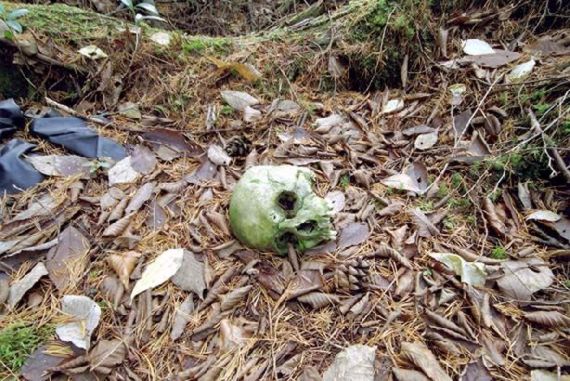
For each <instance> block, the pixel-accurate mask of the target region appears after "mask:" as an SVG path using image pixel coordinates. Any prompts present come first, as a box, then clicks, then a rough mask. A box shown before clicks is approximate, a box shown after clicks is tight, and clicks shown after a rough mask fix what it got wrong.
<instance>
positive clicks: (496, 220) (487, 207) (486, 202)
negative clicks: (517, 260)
mask: <svg viewBox="0 0 570 381" xmlns="http://www.w3.org/2000/svg"><path fill="white" fill-rule="evenodd" d="M483 211H484V212H485V217H486V218H487V221H488V222H489V224H490V225H491V227H492V228H493V230H495V232H497V233H498V234H499V235H501V236H504V235H505V234H506V232H507V227H506V226H505V222H504V221H503V220H502V219H501V218H500V217H499V214H498V213H497V210H496V208H495V205H493V201H491V199H490V198H489V197H485V198H483Z"/></svg>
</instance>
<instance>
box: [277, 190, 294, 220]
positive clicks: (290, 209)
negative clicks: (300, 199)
mask: <svg viewBox="0 0 570 381" xmlns="http://www.w3.org/2000/svg"><path fill="white" fill-rule="evenodd" d="M277 204H278V205H279V206H280V207H281V209H283V210H284V211H285V214H286V215H287V217H288V218H292V217H295V212H296V206H297V195H296V194H295V193H293V192H288V191H285V192H281V194H280V195H279V197H277Z"/></svg>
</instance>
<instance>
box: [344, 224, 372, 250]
mask: <svg viewBox="0 0 570 381" xmlns="http://www.w3.org/2000/svg"><path fill="white" fill-rule="evenodd" d="M369 236H370V230H369V228H368V225H367V224H363V223H356V222H355V223H351V224H349V225H348V226H346V227H345V228H343V229H342V230H341V231H340V235H339V238H338V248H339V249H340V250H342V249H345V248H347V247H350V246H355V245H359V244H361V243H363V242H365V241H366V240H367V239H368V237H369Z"/></svg>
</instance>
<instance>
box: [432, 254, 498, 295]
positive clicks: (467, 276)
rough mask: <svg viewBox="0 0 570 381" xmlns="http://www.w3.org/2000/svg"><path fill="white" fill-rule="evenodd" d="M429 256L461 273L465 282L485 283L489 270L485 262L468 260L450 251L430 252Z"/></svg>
mask: <svg viewBox="0 0 570 381" xmlns="http://www.w3.org/2000/svg"><path fill="white" fill-rule="evenodd" d="M429 256H430V257H432V258H434V259H435V260H436V261H439V262H441V263H443V264H445V265H446V266H447V267H448V268H449V269H450V270H452V271H453V272H454V273H455V275H459V276H460V277H461V281H462V282H463V283H467V284H469V285H471V286H479V287H481V286H483V285H484V284H485V280H486V279H487V272H486V271H485V265H484V264H483V263H476V262H467V261H466V260H465V259H463V258H461V257H460V256H459V255H456V254H450V253H430V254H429Z"/></svg>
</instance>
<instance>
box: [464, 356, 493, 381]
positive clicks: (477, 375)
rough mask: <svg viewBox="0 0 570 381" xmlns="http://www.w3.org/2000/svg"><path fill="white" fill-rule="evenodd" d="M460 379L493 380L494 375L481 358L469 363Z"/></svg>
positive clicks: (466, 380) (468, 380)
mask: <svg viewBox="0 0 570 381" xmlns="http://www.w3.org/2000/svg"><path fill="white" fill-rule="evenodd" d="M459 381H493V377H492V376H491V374H490V373H489V371H488V370H487V368H486V367H485V365H484V364H483V361H481V359H478V360H477V361H474V362H471V363H469V364H467V366H466V367H465V368H464V369H463V372H462V373H461V378H460V379H459Z"/></svg>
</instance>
